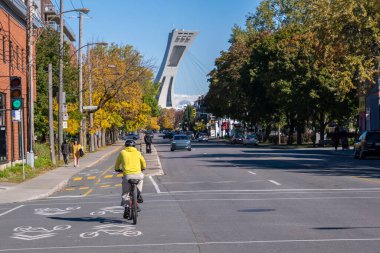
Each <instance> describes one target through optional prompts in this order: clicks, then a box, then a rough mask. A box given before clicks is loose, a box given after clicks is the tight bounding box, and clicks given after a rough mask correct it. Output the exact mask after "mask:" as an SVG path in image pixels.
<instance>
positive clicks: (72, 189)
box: [66, 187, 75, 191]
mask: <svg viewBox="0 0 380 253" xmlns="http://www.w3.org/2000/svg"><path fill="white" fill-rule="evenodd" d="M74 190H75V188H72V187H71V188H66V191H74Z"/></svg>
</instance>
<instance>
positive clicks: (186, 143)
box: [170, 134, 191, 151]
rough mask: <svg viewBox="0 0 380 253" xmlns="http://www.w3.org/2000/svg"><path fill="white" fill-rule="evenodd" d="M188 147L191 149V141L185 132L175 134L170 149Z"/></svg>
mask: <svg viewBox="0 0 380 253" xmlns="http://www.w3.org/2000/svg"><path fill="white" fill-rule="evenodd" d="M177 149H187V150H188V151H191V141H190V139H189V137H188V136H187V135H185V134H178V135H174V136H173V139H172V142H171V143H170V150H171V151H174V150H177Z"/></svg>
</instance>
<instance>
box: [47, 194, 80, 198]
mask: <svg viewBox="0 0 380 253" xmlns="http://www.w3.org/2000/svg"><path fill="white" fill-rule="evenodd" d="M64 198H83V195H65V196H56V197H48V199H64Z"/></svg>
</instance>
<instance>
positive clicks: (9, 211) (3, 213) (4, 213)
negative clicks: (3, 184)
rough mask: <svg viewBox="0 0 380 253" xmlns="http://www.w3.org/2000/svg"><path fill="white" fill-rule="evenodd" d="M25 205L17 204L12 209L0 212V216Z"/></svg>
mask: <svg viewBox="0 0 380 253" xmlns="http://www.w3.org/2000/svg"><path fill="white" fill-rule="evenodd" d="M23 206H24V205H20V206H16V207H15V208H12V209H10V210H8V211H6V212H4V213H0V216H4V215H6V214H8V213H10V212H13V211H14V210H17V209H19V208H21V207H23Z"/></svg>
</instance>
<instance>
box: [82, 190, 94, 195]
mask: <svg viewBox="0 0 380 253" xmlns="http://www.w3.org/2000/svg"><path fill="white" fill-rule="evenodd" d="M93 191H94V189H90V190H88V191H87V192H86V193H84V194H83V197H86V196H88V195H89V194H90V193H91V192H93Z"/></svg>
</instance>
